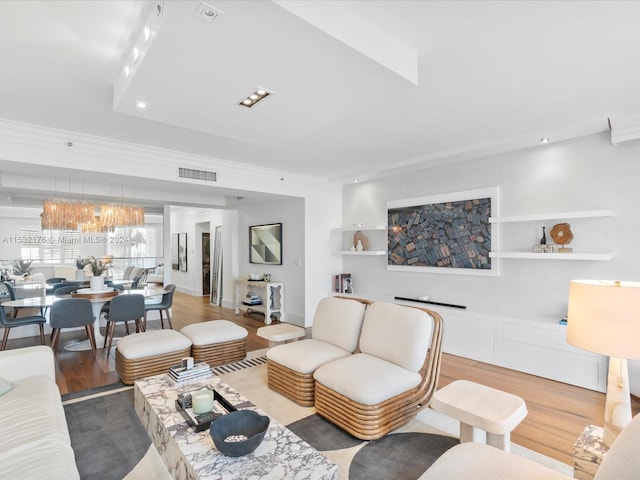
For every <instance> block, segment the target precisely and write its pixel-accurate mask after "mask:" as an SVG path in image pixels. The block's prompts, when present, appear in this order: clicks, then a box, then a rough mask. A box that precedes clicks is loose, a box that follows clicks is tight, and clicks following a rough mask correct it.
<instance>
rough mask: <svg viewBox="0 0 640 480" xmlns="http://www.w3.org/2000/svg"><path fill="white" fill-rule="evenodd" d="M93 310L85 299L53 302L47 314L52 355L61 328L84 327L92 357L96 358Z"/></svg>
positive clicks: (56, 346) (56, 347)
mask: <svg viewBox="0 0 640 480" xmlns="http://www.w3.org/2000/svg"><path fill="white" fill-rule="evenodd" d="M94 320H95V317H94V316H93V310H92V308H91V302H90V301H89V300H88V299H86V298H60V299H59V300H56V301H55V302H53V305H51V311H50V313H49V323H50V325H51V328H52V329H53V330H52V332H51V348H52V349H53V351H54V353H55V352H56V351H57V349H58V342H59V341H60V330H62V329H63V328H78V327H84V328H85V330H86V331H87V337H88V338H89V343H90V344H91V351H92V352H93V356H94V357H95V356H96V338H95V335H94V332H93V322H94Z"/></svg>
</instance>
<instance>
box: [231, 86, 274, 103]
mask: <svg viewBox="0 0 640 480" xmlns="http://www.w3.org/2000/svg"><path fill="white" fill-rule="evenodd" d="M269 95H271V93H269V92H267V91H266V90H264V89H263V88H258V89H256V91H255V92H253V93H252V94H250V95H249V96H248V97H247V98H245V99H244V100H242V101H240V102H239V103H238V105H242V106H243V107H247V108H251V107H253V106H254V105H256V104H257V103H258V102H259V101H260V100H264V99H265V98H267V97H268V96H269Z"/></svg>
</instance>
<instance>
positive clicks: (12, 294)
mask: <svg viewBox="0 0 640 480" xmlns="http://www.w3.org/2000/svg"><path fill="white" fill-rule="evenodd" d="M0 298H3V299H4V300H3V301H6V299H7V298H8V299H9V301H12V300H15V299H16V290H15V288H13V285H11V284H10V283H9V282H0ZM5 308H6V307H5ZM9 308H11V317H12V318H16V317H17V316H18V309H17V308H15V307H9ZM5 313H6V312H5ZM40 313H42V312H40Z"/></svg>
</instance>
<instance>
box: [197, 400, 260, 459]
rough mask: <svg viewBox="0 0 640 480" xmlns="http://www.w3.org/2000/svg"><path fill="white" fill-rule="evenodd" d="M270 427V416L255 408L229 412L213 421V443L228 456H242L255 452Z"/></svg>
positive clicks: (211, 430) (211, 432)
mask: <svg viewBox="0 0 640 480" xmlns="http://www.w3.org/2000/svg"><path fill="white" fill-rule="evenodd" d="M267 428H269V417H265V416H264V415H260V414H259V413H256V412H254V411H253V410H238V411H237V412H229V413H227V414H225V415H222V416H221V417H218V418H216V419H215V420H214V421H213V422H211V428H210V429H209V432H210V434H211V438H212V439H213V443H214V444H215V445H216V448H217V449H218V450H220V452H221V453H223V454H224V455H227V456H228V457H242V456H243V455H248V454H250V453H251V452H253V451H254V450H255V449H256V448H258V445H260V443H261V442H262V439H263V438H264V434H265V433H266V432H267Z"/></svg>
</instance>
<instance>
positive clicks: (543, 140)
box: [540, 137, 549, 143]
mask: <svg viewBox="0 0 640 480" xmlns="http://www.w3.org/2000/svg"><path fill="white" fill-rule="evenodd" d="M540 143H549V137H542V138H541V139H540Z"/></svg>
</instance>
